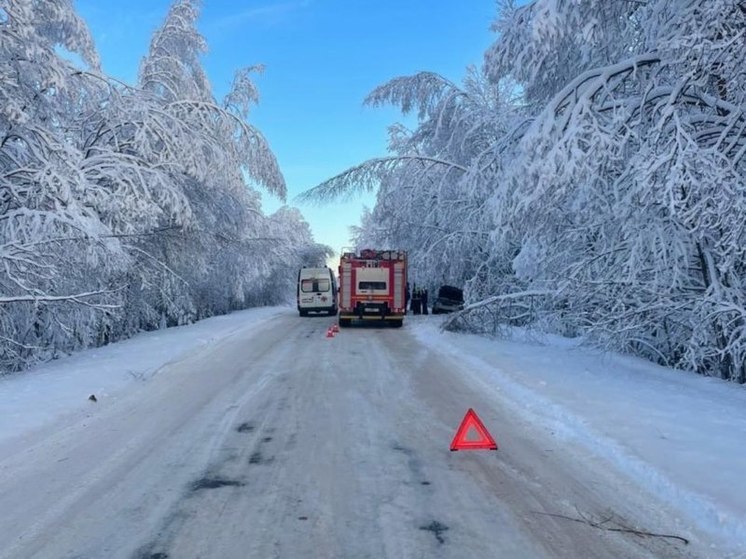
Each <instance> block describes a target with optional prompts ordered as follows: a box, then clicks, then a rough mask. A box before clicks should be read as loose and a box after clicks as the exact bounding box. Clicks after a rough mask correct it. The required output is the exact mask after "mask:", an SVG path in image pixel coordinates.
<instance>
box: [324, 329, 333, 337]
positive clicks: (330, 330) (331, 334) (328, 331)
mask: <svg viewBox="0 0 746 559" xmlns="http://www.w3.org/2000/svg"><path fill="white" fill-rule="evenodd" d="M326 337H327V338H333V337H334V331H333V330H332V329H331V328H329V330H327V331H326Z"/></svg>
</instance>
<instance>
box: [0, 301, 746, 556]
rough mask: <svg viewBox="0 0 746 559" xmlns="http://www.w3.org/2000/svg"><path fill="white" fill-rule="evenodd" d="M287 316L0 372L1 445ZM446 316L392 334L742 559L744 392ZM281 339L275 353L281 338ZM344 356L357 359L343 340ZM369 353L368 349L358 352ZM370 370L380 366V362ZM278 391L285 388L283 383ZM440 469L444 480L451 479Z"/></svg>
mask: <svg viewBox="0 0 746 559" xmlns="http://www.w3.org/2000/svg"><path fill="white" fill-rule="evenodd" d="M289 313H290V309H289V308H288V307H274V308H261V309H253V310H249V311H243V312H237V313H233V314H231V315H229V316H224V317H216V318H213V319H209V320H205V321H202V322H200V323H198V324H195V325H192V326H187V327H181V328H174V329H169V330H164V331H158V332H150V333H145V334H142V335H139V336H136V337H135V338H132V339H130V340H127V341H124V342H120V343H117V344H112V345H110V346H107V347H103V348H98V349H93V350H89V351H84V352H81V353H79V354H77V355H74V356H71V357H68V358H64V359H60V360H58V361H55V362H52V363H48V364H45V365H42V366H39V367H37V368H36V369H33V370H30V371H28V372H26V373H23V374H18V375H11V376H5V377H0V448H3V443H9V444H7V445H6V446H5V448H6V449H7V448H12V447H13V446H14V444H15V442H18V441H21V440H23V438H24V436H26V435H29V434H31V433H32V432H34V431H36V430H38V429H41V428H46V429H48V428H49V426H50V424H52V423H54V422H55V421H56V420H61V419H62V418H63V417H64V416H68V415H71V414H80V413H85V410H86V409H88V408H90V406H95V405H96V404H93V403H92V402H89V401H88V396H89V395H90V394H95V395H96V396H97V398H99V400H100V401H101V400H103V401H106V400H107V399H109V400H117V399H119V398H124V397H125V396H126V395H127V393H129V392H130V391H135V390H137V389H138V388H140V387H142V385H143V383H145V382H148V381H149V380H150V379H152V378H153V376H154V375H155V374H156V373H157V372H158V370H159V369H161V368H162V367H164V366H165V365H167V364H170V363H177V362H180V361H181V360H182V359H187V358H190V359H192V358H193V357H194V356H195V355H201V352H203V351H207V349H208V348H210V351H212V352H213V353H216V352H218V353H219V351H220V348H219V347H218V348H217V349H216V343H217V342H219V341H221V340H224V339H226V338H232V335H234V334H238V333H240V335H241V336H246V339H250V335H251V332H253V331H261V329H262V328H263V327H264V326H265V325H267V324H268V323H269V321H271V320H272V319H274V318H275V317H277V316H278V315H283V314H284V315H289ZM289 319H290V317H289V316H287V317H285V318H284V319H283V320H285V321H287V320H289ZM329 320H331V319H329ZM325 322H326V321H325V320H324V319H320V320H316V321H313V320H312V321H307V322H300V323H299V324H298V325H297V327H295V328H296V330H298V331H297V332H296V338H297V340H296V342H294V343H295V344H296V350H297V349H298V347H297V344H298V343H300V342H299V340H305V339H306V338H308V337H310V338H311V341H312V342H313V343H315V344H322V345H320V346H313V345H312V346H309V348H308V351H311V349H312V348H313V347H320V348H323V347H326V346H325V345H323V344H325V343H333V342H331V341H326V340H324V338H323V336H322V333H321V330H323V326H324V324H325ZM440 322H441V319H440V318H439V317H432V316H430V317H424V316H419V317H408V319H407V325H406V327H405V329H404V330H402V331H399V332H401V333H405V332H411V333H413V334H414V336H415V337H416V338H417V339H418V340H419V341H420V342H421V343H422V344H423V345H424V347H423V346H419V349H417V351H418V352H420V354H421V352H423V351H424V352H425V353H429V352H430V351H437V352H441V353H444V354H445V355H446V357H448V358H451V359H452V361H453V362H457V363H459V364H460V365H461V366H460V367H459V369H460V370H461V371H460V372H459V374H460V375H461V376H463V377H464V382H463V384H464V385H465V386H468V387H469V389H470V390H474V391H477V392H478V393H479V394H481V395H482V400H483V401H484V402H499V407H501V408H504V411H505V412H506V415H507V416H511V415H512V416H515V417H517V418H521V419H522V420H524V421H528V422H529V423H531V424H532V425H535V426H538V427H540V428H541V429H542V430H543V431H544V432H545V433H546V434H548V435H551V436H553V437H555V440H556V441H558V442H559V443H560V448H562V446H561V445H562V444H564V443H566V444H567V448H568V453H569V454H573V453H572V449H573V448H576V447H577V446H578V445H580V446H581V447H583V448H585V449H586V450H588V451H589V452H591V453H592V454H593V455H595V456H596V457H597V458H598V459H599V460H601V461H605V462H607V463H608V464H610V465H612V466H613V467H615V468H617V469H618V470H620V471H622V472H626V473H627V474H628V475H629V477H631V478H633V479H634V480H635V481H636V482H637V483H639V484H641V485H642V486H643V487H645V488H646V489H648V490H649V491H650V492H651V493H653V494H655V495H656V496H657V497H658V498H660V499H661V500H662V501H664V502H666V503H668V504H669V505H671V508H673V509H675V510H678V511H680V513H681V517H682V519H683V524H688V523H689V522H694V523H695V524H697V525H699V526H700V528H702V529H703V530H704V531H707V532H709V533H710V534H712V535H713V536H715V539H716V540H718V541H722V542H728V547H730V548H733V549H736V550H741V553H742V555H739V554H738V553H736V554H731V555H729V557H732V558H735V557H741V556H746V483H744V482H743V475H744V464H746V389H745V388H746V387H741V386H736V385H732V384H728V383H724V382H721V381H719V380H717V379H712V378H704V377H701V376H698V375H695V374H691V373H684V372H680V371H672V370H670V369H666V368H663V367H658V366H655V365H652V364H650V363H647V362H644V361H642V360H639V359H635V358H630V357H625V356H619V355H609V354H602V353H600V352H596V351H593V350H590V349H587V348H580V347H577V345H576V344H574V343H573V342H572V341H570V340H565V339H559V338H553V337H544V338H542V339H541V340H540V341H537V340H525V339H524V340H521V339H515V340H513V341H506V340H489V339H486V338H483V337H479V336H470V335H463V334H453V333H444V332H441V331H440V330H439V328H438V326H439V324H440ZM322 323H324V324H322ZM276 327H277V324H275V328H276ZM306 329H308V333H306V332H305V330H306ZM313 329H321V330H320V331H319V332H315V330H313ZM312 330H313V331H312ZM363 335H364V332H362V333H361V332H356V333H353V332H350V333H348V334H344V333H343V336H344V338H343V339H345V340H347V343H352V341H354V339H356V338H353V337H352V336H358V337H359V338H362V337H363ZM395 335H396V332H394V331H391V332H386V333H385V335H384V337H383V338H382V340H386V339H389V337H393V336H395ZM317 338H318V339H317ZM241 339H244V338H241ZM392 339H393V338H392ZM337 342H342V340H337ZM403 343H404V342H403ZM275 345H278V346H279V347H282V346H283V343H278V344H275ZM273 347H274V346H273ZM330 347H331V346H330ZM336 347H340V346H336ZM383 347H385V346H383ZM290 349H291V348H288V351H290ZM400 349H401V348H400ZM337 351H339V350H337ZM345 351H349V352H352V354H354V352H353V351H352V350H350V349H349V348H348V349H347V350H345ZM377 351H378V352H379V353H380V352H382V351H384V350H382V349H379V350H377ZM408 351H410V350H408ZM381 355H385V354H384V353H381ZM205 358H206V359H207V358H208V357H205ZM363 358H364V359H369V358H370V356H366V355H363V356H362V357H358V359H363ZM382 359H383V357H381V359H379V361H381V360H382ZM391 359H392V360H393V362H399V363H400V365H399V366H401V367H407V366H408V365H406V363H405V362H402V360H401V358H400V357H395V358H394V356H391ZM418 359H419V358H418ZM239 360H240V359H239ZM192 361H193V359H192ZM376 363H377V362H376ZM375 365H376V367H377V368H380V363H377V364H375ZM340 374H341V373H340ZM348 376H349V375H342V376H340V378H347V377H348ZM390 377H391V378H393V379H396V378H402V375H401V374H398V375H395V374H391V375H390ZM157 378H161V377H160V376H157ZM175 378H176V377H175ZM311 380H312V379H311ZM311 380H308V381H307V382H311ZM350 382H352V379H351V378H350ZM381 382H382V381H381ZM428 382H434V380H433V381H428ZM428 386H430V385H429V384H428V383H427V382H426V383H425V384H423V385H422V387H424V388H422V387H421V388H422V389H423V390H437V388H427V387H428ZM433 386H435V385H433ZM444 386H445V385H444ZM273 390H275V392H277V393H278V394H279V393H280V392H281V391H282V386H280V385H278V386H277V387H276V388H275V389H273ZM381 390H383V389H381ZM403 392H404V388H402V393H403ZM386 401H388V400H386ZM484 402H483V405H484ZM389 403H390V404H391V406H394V403H391V402H389ZM308 405H309V406H311V407H313V406H312V405H311V403H309V404H308ZM402 405H404V404H403V403H402ZM230 409H233V408H232V407H231V408H230ZM476 411H477V412H478V413H479V412H480V409H477V410H476ZM299 421H300V420H299ZM425 423H426V422H425ZM299 424H302V422H301V423H299ZM454 427H455V425H454ZM489 427H490V430H491V431H492V434H493V435H494V436H495V438H496V439H497V442H498V444H501V452H504V453H510V451H511V449H510V448H509V446H508V448H506V447H504V446H502V443H503V441H504V440H505V438H508V437H507V433H504V438H501V427H500V425H492V424H491V425H490V426H489ZM388 428H389V429H390V428H392V427H391V426H389V427H388ZM379 436H380V435H379ZM446 442H447V441H446ZM443 444H446V443H443ZM459 454H460V453H459ZM434 456H436V458H437V459H435V458H434V459H433V460H435V461H437V460H440V456H439V455H437V453H436V454H434ZM0 458H2V457H0ZM449 471H450V470H449ZM431 475H436V474H435V473H432V472H431ZM442 475H443V478H442V479H440V478H439V479H438V481H439V482H440V486H444V485H445V480H446V476H447V475H450V474H448V473H447V472H446V473H442ZM581 477H582V476H581ZM436 485H437V484H436ZM687 519H688V520H687ZM0 555H2V554H1V553H0ZM713 556H715V555H713Z"/></svg>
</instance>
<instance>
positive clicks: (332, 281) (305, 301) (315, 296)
mask: <svg viewBox="0 0 746 559" xmlns="http://www.w3.org/2000/svg"><path fill="white" fill-rule="evenodd" d="M297 295H298V297H297V300H298V313H299V314H300V315H301V316H308V313H311V312H324V313H327V314H330V315H335V314H337V278H335V277H334V272H332V270H331V268H329V267H327V266H324V267H323V268H306V267H303V268H301V269H300V270H299V271H298V289H297Z"/></svg>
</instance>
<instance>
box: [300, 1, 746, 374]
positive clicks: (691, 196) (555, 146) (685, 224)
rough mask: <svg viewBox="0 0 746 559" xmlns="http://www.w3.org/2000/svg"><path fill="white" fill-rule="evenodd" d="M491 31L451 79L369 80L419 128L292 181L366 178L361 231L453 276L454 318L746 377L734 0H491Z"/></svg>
mask: <svg viewBox="0 0 746 559" xmlns="http://www.w3.org/2000/svg"><path fill="white" fill-rule="evenodd" d="M493 29H494V30H495V31H496V32H497V33H498V35H497V38H496V40H495V42H494V43H493V44H492V46H491V47H490V48H489V49H488V51H487V52H486V53H485V57H484V63H483V65H482V66H481V68H479V69H477V68H470V69H469V70H468V72H467V74H466V78H465V79H464V80H463V83H461V84H455V83H452V82H450V81H449V80H447V79H445V78H443V77H442V76H440V75H438V74H434V73H430V72H422V73H419V74H416V75H414V76H409V77H400V78H396V79H393V80H391V81H390V82H388V83H386V84H384V85H382V86H380V87H378V88H377V89H376V90H375V91H373V92H372V93H371V94H370V96H369V97H368V98H367V100H366V102H367V103H368V104H370V105H374V106H377V105H381V104H384V103H390V104H393V105H398V106H399V107H400V108H401V109H402V111H403V112H404V113H407V112H410V111H413V110H414V111H417V116H418V125H417V127H416V129H415V130H407V129H405V128H404V127H402V126H400V125H395V126H393V127H392V128H391V129H390V152H391V155H390V156H389V157H385V158H380V159H376V160H371V161H367V162H364V163H362V164H361V165H359V166H357V167H355V168H352V169H349V170H347V171H345V172H344V173H342V174H340V175H339V176H337V177H334V178H332V179H329V180H328V181H326V182H324V183H323V184H321V185H319V186H318V187H316V188H315V189H313V190H311V191H309V192H308V193H307V195H306V198H308V199H315V200H326V199H329V198H334V197H338V196H340V195H350V194H353V193H355V192H357V191H361V190H366V191H373V190H376V189H377V193H378V194H377V203H376V204H375V207H373V208H372V209H371V210H369V211H368V212H367V213H366V214H365V216H364V218H363V221H362V226H361V227H360V228H359V230H358V231H357V235H358V240H359V242H360V243H362V244H365V245H372V246H383V245H386V246H392V247H397V248H398V247H401V248H404V249H407V250H409V251H410V254H411V263H412V265H413V266H414V267H416V268H417V270H418V271H419V273H420V274H422V273H424V274H425V275H427V278H426V279H427V281H428V282H429V283H431V284H437V283H441V282H447V283H453V284H456V285H466V287H467V295H468V299H469V302H470V303H471V304H470V306H469V307H468V309H467V311H466V312H464V313H462V314H461V315H459V316H458V317H454V319H453V321H451V327H453V328H467V329H470V330H476V331H480V332H489V333H492V332H497V331H499V330H500V329H501V328H503V327H504V326H505V325H508V326H510V325H518V326H532V327H537V328H541V329H543V330H546V331H550V332H557V333H561V334H564V335H570V336H584V337H585V338H587V339H588V340H590V341H593V342H595V343H599V344H602V345H603V346H604V347H607V348H610V349H614V350H618V351H624V352H631V353H634V354H636V355H640V356H643V357H646V358H648V359H650V360H652V361H655V362H657V363H661V364H664V365H668V366H673V367H679V368H686V369H693V370H696V371H698V372H700V373H702V374H707V375H714V376H718V377H720V378H723V379H729V380H733V381H736V382H739V383H744V382H746V181H745V179H744V170H745V168H746V114H745V113H744V108H745V107H746V74H745V73H744V71H743V69H744V68H746V2H744V1H743V0H648V1H646V2H639V1H637V0H615V1H613V2H610V1H608V0H586V1H583V2H556V1H554V0H534V1H531V2H528V3H526V4H525V5H521V6H518V5H516V4H515V3H514V2H512V1H503V2H500V3H499V8H498V15H497V18H496V20H495V22H494V24H493ZM423 279H424V278H423Z"/></svg>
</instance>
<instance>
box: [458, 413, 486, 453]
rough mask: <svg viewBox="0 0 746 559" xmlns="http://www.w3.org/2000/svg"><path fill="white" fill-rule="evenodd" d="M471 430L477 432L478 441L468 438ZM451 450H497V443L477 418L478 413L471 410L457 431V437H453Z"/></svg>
mask: <svg viewBox="0 0 746 559" xmlns="http://www.w3.org/2000/svg"><path fill="white" fill-rule="evenodd" d="M470 429H474V431H476V432H477V435H478V437H479V438H478V439H477V440H473V439H467V438H466V437H467V436H468V434H469V430H470ZM451 450H452V451H453V450H497V443H496V442H495V439H493V438H492V435H490V434H489V432H488V431H487V428H486V427H485V426H484V423H482V420H481V419H479V417H477V414H476V412H475V411H474V410H473V409H471V408H469V411H467V412H466V415H465V416H464V419H463V421H462V422H461V425H460V426H459V428H458V431H456V436H455V437H453V442H451Z"/></svg>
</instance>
